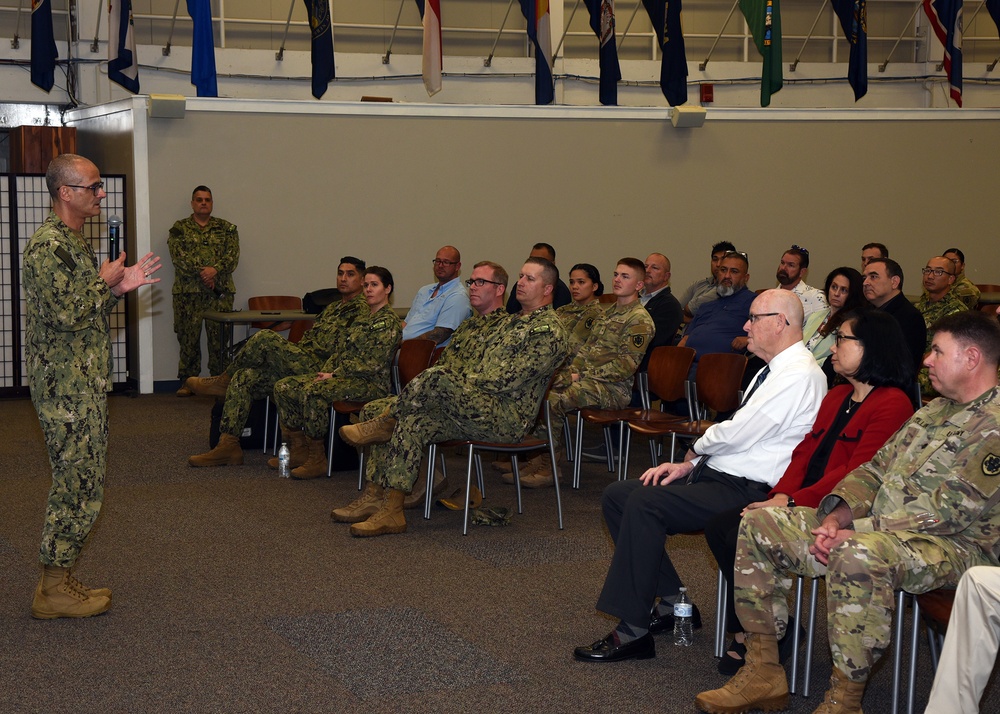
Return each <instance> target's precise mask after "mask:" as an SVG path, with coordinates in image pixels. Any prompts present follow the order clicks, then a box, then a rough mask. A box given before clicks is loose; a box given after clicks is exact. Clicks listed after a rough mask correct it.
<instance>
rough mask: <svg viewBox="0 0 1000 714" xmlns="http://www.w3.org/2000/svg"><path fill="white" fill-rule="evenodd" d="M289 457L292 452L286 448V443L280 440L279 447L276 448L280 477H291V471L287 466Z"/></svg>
mask: <svg viewBox="0 0 1000 714" xmlns="http://www.w3.org/2000/svg"><path fill="white" fill-rule="evenodd" d="M291 458H292V453H291V452H290V451H289V450H288V444H287V443H285V442H284V441H282V442H281V448H280V449H278V476H280V477H281V478H291V476H292V473H291V471H290V470H289V468H288V462H289V460H290V459H291Z"/></svg>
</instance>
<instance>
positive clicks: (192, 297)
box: [167, 186, 240, 397]
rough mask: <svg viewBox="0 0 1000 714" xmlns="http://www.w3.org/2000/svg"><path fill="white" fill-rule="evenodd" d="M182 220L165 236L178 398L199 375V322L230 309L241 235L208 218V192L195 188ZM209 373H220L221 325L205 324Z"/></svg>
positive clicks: (225, 222)
mask: <svg viewBox="0 0 1000 714" xmlns="http://www.w3.org/2000/svg"><path fill="white" fill-rule="evenodd" d="M191 210H192V211H193V213H192V214H191V215H190V216H188V217H187V218H182V219H181V220H179V221H177V222H176V223H174V225H173V227H172V228H171V229H170V234H169V236H168V237H167V248H169V249H170V260H171V261H173V264H174V287H173V289H172V290H171V292H172V293H173V296H174V332H176V333H177V342H178V344H179V346H180V358H179V359H178V361H177V377H178V379H180V381H181V388H180V389H178V390H177V396H178V397H189V396H191V390H190V389H188V388H187V387H186V386H185V384H184V380H186V379H187V378H188V377H197V376H198V375H199V374H200V373H201V323H202V322H203V318H202V315H203V314H204V313H205V312H206V311H208V310H232V309H233V296H234V295H235V294H236V285H235V284H234V283H233V271H235V270H236V266H237V265H238V264H239V262H240V234H239V233H238V232H237V230H236V226H234V225H233V224H232V223H230V222H229V221H224V220H222V219H221V218H215V217H214V216H212V191H211V190H210V189H209V188H208V186H198V187H197V188H195V190H194V191H193V192H192V194H191ZM205 334H206V335H207V336H208V371H209V373H210V374H219V373H220V372H222V368H223V365H222V364H221V363H220V361H219V360H220V356H219V355H220V353H221V352H222V325H220V324H219V323H217V322H208V323H206V324H205Z"/></svg>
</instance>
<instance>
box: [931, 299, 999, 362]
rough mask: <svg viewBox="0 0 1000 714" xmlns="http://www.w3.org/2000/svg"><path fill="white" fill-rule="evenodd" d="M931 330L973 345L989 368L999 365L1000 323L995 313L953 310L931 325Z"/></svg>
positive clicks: (964, 343)
mask: <svg viewBox="0 0 1000 714" xmlns="http://www.w3.org/2000/svg"><path fill="white" fill-rule="evenodd" d="M931 332H933V333H934V334H937V333H938V332H947V333H948V334H949V335H951V336H952V337H953V338H955V340H956V341H957V342H960V343H962V344H963V345H975V346H976V347H978V348H979V350H980V352H982V353H983V358H984V359H985V360H986V364H988V365H990V368H991V369H994V370H995V369H996V368H997V366H998V365H1000V323H998V322H997V318H996V315H987V314H986V313H985V312H981V311H979V310H963V311H962V312H955V313H952V314H951V315H945V316H944V317H942V318H941V319H940V320H938V321H937V322H935V323H934V324H933V325H931Z"/></svg>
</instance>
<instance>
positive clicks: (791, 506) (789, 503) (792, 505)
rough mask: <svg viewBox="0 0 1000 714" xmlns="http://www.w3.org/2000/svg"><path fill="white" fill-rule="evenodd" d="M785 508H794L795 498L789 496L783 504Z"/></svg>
mask: <svg viewBox="0 0 1000 714" xmlns="http://www.w3.org/2000/svg"><path fill="white" fill-rule="evenodd" d="M785 508H795V499H794V498H792V497H791V496H789V497H788V503H786V504H785Z"/></svg>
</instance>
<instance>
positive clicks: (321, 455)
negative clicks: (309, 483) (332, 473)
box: [292, 435, 328, 481]
mask: <svg viewBox="0 0 1000 714" xmlns="http://www.w3.org/2000/svg"><path fill="white" fill-rule="evenodd" d="M303 436H304V435H303ZM305 440H306V449H308V454H309V455H308V457H306V461H305V463H304V464H302V465H301V466H299V467H298V468H297V469H292V478H297V479H299V480H300V481H304V480H305V479H310V478H316V477H317V476H326V472H327V470H328V462H327V460H326V444H324V443H323V440H322V439H310V438H309V437H308V436H306V437H305Z"/></svg>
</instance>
